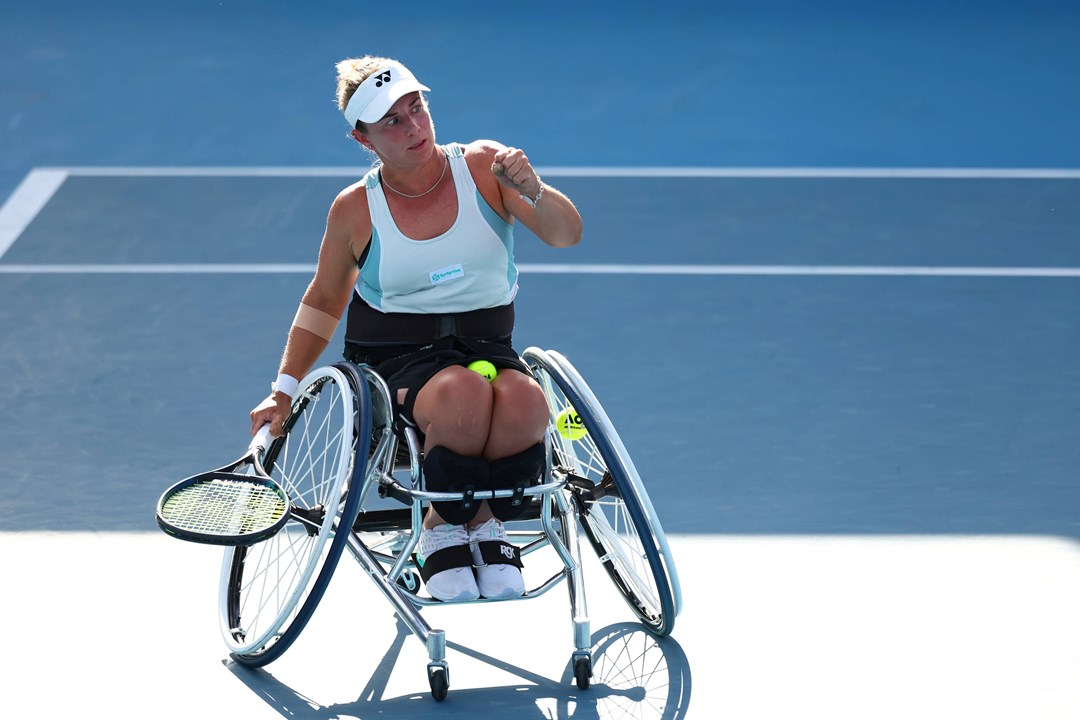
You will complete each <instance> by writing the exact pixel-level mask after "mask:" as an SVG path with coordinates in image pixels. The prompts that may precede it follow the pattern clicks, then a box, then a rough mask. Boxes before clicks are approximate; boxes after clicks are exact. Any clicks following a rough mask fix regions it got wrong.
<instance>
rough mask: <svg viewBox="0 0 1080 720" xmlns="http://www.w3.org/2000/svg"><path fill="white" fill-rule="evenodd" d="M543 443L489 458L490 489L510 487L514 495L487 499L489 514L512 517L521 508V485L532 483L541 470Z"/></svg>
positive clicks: (502, 517) (511, 518)
mask: <svg viewBox="0 0 1080 720" xmlns="http://www.w3.org/2000/svg"><path fill="white" fill-rule="evenodd" d="M544 461H545V457H544V444H543V443H537V444H536V445H533V446H532V447H530V448H527V449H525V450H523V451H521V452H519V453H517V454H516V455H511V456H510V457H504V458H500V459H498V460H493V461H492V462H491V474H490V481H489V485H488V487H490V488H491V489H492V490H504V489H506V488H513V489H514V496H513V497H508V498H498V499H497V500H492V501H490V502H489V503H488V505H489V506H490V507H491V514H492V515H494V516H495V517H497V518H499V519H500V520H513V519H514V518H516V517H517V516H518V515H521V513H523V512H525V507H526V505H527V503H526V498H525V488H527V487H529V486H530V485H535V484H536V483H537V482H538V481H539V480H540V476H541V475H542V474H543V472H544Z"/></svg>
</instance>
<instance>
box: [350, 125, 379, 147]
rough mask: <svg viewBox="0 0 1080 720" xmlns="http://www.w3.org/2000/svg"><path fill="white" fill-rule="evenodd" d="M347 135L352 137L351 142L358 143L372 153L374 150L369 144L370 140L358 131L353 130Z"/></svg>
mask: <svg viewBox="0 0 1080 720" xmlns="http://www.w3.org/2000/svg"><path fill="white" fill-rule="evenodd" d="M349 134H350V135H352V138H353V140H355V141H356V142H358V143H360V144H361V145H363V146H364V147H365V148H367V149H368V150H372V151H374V150H375V148H374V147H373V146H372V144H371V140H369V139H368V136H367V135H365V134H364V133H362V132H360V131H359V130H353V131H352V132H351V133H349Z"/></svg>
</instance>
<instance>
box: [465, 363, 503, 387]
mask: <svg viewBox="0 0 1080 720" xmlns="http://www.w3.org/2000/svg"><path fill="white" fill-rule="evenodd" d="M465 367H467V368H469V369H470V370H472V371H473V372H474V373H480V374H481V375H483V376H484V377H485V378H486V379H487V381H488V382H492V381H494V380H495V376H496V375H498V374H499V371H498V370H496V369H495V366H494V365H492V364H491V363H490V362H488V361H487V360H473V361H472V362H471V363H469V364H468V365H466V366H465Z"/></svg>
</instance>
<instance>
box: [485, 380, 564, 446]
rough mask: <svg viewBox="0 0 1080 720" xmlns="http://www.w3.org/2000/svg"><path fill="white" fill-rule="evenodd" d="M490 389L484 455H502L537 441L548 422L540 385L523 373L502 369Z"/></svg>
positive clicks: (544, 398)
mask: <svg viewBox="0 0 1080 720" xmlns="http://www.w3.org/2000/svg"><path fill="white" fill-rule="evenodd" d="M492 389H493V390H494V391H495V392H494V403H493V408H492V413H491V415H492V421H491V424H492V426H491V434H490V437H489V438H488V444H487V447H486V448H485V449H484V455H485V456H486V457H488V458H489V459H496V458H500V457H506V456H508V455H513V454H515V453H518V452H521V451H522V450H524V449H526V448H528V447H530V446H532V445H535V444H536V443H538V442H541V441H542V440H543V439H544V432H545V431H546V430H547V425H548V406H547V399H546V397H545V396H544V391H543V390H541V389H540V385H538V384H537V382H536V381H535V380H533V379H532V378H531V377H529V376H527V375H525V374H523V373H520V372H517V371H512V370H511V371H506V370H504V371H502V372H500V373H499V376H498V377H497V378H496V379H495V382H494V383H492Z"/></svg>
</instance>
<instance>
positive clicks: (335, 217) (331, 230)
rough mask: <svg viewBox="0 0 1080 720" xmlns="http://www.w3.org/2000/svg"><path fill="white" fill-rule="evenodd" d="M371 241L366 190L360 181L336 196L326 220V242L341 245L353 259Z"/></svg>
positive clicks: (358, 255) (369, 214)
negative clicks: (348, 250)
mask: <svg viewBox="0 0 1080 720" xmlns="http://www.w3.org/2000/svg"><path fill="white" fill-rule="evenodd" d="M370 239H371V213H370V211H369V209H368V199H367V189H366V186H365V185H364V182H363V181H362V180H361V181H359V182H355V183H353V184H352V185H350V186H348V187H347V188H345V189H344V190H342V191H341V192H339V193H338V194H337V197H335V198H334V202H333V203H332V204H331V205H330V212H329V214H328V215H327V218H326V240H328V241H330V242H333V243H335V244H338V243H343V244H344V245H345V246H347V247H348V248H349V249H350V251H351V253H352V254H353V256H354V257H357V258H358V257H360V254H361V253H362V252H363V250H364V248H365V247H367V244H368V241H369V240H370Z"/></svg>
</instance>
